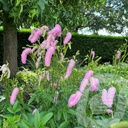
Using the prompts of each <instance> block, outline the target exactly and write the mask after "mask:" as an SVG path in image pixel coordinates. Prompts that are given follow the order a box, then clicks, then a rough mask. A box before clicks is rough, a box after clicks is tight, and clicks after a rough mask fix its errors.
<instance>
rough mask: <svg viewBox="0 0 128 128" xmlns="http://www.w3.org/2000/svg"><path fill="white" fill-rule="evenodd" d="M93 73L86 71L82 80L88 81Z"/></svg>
mask: <svg viewBox="0 0 128 128" xmlns="http://www.w3.org/2000/svg"><path fill="white" fill-rule="evenodd" d="M93 73H94V72H93V71H92V70H89V71H87V72H86V74H85V76H84V79H88V80H89V79H90V78H91V77H92V75H93Z"/></svg>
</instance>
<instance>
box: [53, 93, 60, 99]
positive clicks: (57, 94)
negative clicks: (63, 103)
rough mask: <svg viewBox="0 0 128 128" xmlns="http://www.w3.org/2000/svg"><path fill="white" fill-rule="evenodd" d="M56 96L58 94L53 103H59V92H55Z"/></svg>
mask: <svg viewBox="0 0 128 128" xmlns="http://www.w3.org/2000/svg"><path fill="white" fill-rule="evenodd" d="M55 94H56V96H55V97H54V99H53V101H54V102H57V100H58V96H59V92H58V91H55Z"/></svg>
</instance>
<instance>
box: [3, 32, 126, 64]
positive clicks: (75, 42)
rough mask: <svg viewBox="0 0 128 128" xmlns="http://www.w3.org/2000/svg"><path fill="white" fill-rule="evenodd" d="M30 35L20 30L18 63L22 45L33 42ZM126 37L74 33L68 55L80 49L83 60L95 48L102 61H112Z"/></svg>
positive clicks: (80, 58)
mask: <svg viewBox="0 0 128 128" xmlns="http://www.w3.org/2000/svg"><path fill="white" fill-rule="evenodd" d="M29 35H30V30H29V31H22V32H21V31H20V32H18V64H19V66H20V65H21V61H20V57H21V53H22V50H23V49H22V47H25V46H26V44H31V43H30V42H29V41H28V37H29ZM126 39H127V40H128V37H112V36H96V35H91V36H90V35H89V36H88V35H79V34H75V33H73V37H72V39H71V41H72V49H71V50H68V52H67V56H68V57H71V56H72V55H74V54H75V53H76V52H77V51H78V50H79V52H80V55H79V60H83V59H84V57H85V55H87V54H89V52H90V50H91V49H92V50H94V51H95V52H96V55H97V56H101V57H102V59H101V62H109V61H110V62H111V61H112V56H113V54H115V51H116V50H118V49H119V47H120V46H121V45H122V44H123V43H126ZM2 42H3V34H2V31H0V65H1V64H2V60H3V55H2V54H3V43H2Z"/></svg>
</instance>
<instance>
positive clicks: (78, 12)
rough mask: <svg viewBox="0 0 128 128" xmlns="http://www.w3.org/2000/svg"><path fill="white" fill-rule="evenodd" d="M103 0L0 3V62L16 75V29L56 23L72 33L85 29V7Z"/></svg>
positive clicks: (36, 0) (0, 0)
mask: <svg viewBox="0 0 128 128" xmlns="http://www.w3.org/2000/svg"><path fill="white" fill-rule="evenodd" d="M103 2H104V0H100V1H99V0H95V1H93V0H83V1H81V0H77V1H76V0H0V21H2V25H3V28H4V31H3V36H4V38H3V44H4V55H3V62H4V63H5V62H6V61H8V63H9V67H10V70H11V73H13V74H15V73H16V71H17V42H18V41H17V29H18V28H19V26H21V27H30V26H41V25H44V24H46V25H48V26H50V27H53V26H54V25H55V24H56V23H59V24H60V25H61V26H62V27H64V26H66V27H67V28H69V29H70V30H72V31H75V30H76V28H78V27H79V26H85V25H86V24H87V20H86V18H85V17H83V11H84V9H85V7H90V6H91V5H99V4H103Z"/></svg>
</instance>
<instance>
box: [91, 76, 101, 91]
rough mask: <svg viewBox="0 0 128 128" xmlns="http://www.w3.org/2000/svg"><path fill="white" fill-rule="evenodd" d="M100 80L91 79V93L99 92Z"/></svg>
mask: <svg viewBox="0 0 128 128" xmlns="http://www.w3.org/2000/svg"><path fill="white" fill-rule="evenodd" d="M98 84H99V80H98V79H97V78H94V77H91V78H90V91H92V92H93V91H97V90H98Z"/></svg>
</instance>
